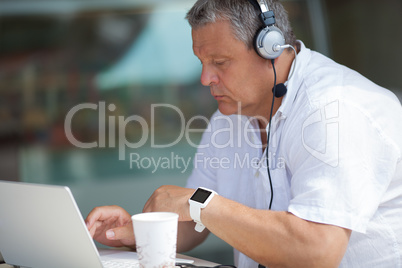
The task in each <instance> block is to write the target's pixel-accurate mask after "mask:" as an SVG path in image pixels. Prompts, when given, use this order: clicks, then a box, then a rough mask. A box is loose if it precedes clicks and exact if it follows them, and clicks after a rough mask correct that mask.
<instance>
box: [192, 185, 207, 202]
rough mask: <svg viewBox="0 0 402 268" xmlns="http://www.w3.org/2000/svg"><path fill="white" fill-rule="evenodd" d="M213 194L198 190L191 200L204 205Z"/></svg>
mask: <svg viewBox="0 0 402 268" xmlns="http://www.w3.org/2000/svg"><path fill="white" fill-rule="evenodd" d="M211 194H212V192H210V191H207V190H204V189H201V188H198V189H197V191H195V193H194V194H193V196H192V197H191V198H190V199H191V200H194V201H196V202H199V203H204V202H205V201H206V200H207V199H208V197H209V196H210V195H211Z"/></svg>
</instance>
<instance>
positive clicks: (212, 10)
mask: <svg viewBox="0 0 402 268" xmlns="http://www.w3.org/2000/svg"><path fill="white" fill-rule="evenodd" d="M187 19H188V21H189V23H190V25H191V27H192V38H193V50H194V54H195V55H196V56H197V57H198V58H199V59H200V61H201V63H202V74H201V83H202V84H203V85H205V86H209V88H210V90H211V94H212V95H213V97H214V98H215V99H216V101H217V102H218V108H219V111H217V112H216V113H215V114H214V115H213V116H212V118H211V121H210V124H209V126H208V128H207V129H206V131H205V133H204V135H203V138H202V141H201V144H200V146H199V149H198V152H197V154H196V156H195V160H194V163H195V167H194V170H193V173H192V175H191V176H190V178H189V180H188V182H187V187H186V188H182V187H177V186H163V187H160V188H159V189H157V190H156V191H155V192H154V193H153V194H152V196H151V197H150V198H149V200H148V201H147V203H146V204H145V207H144V211H145V212H149V211H173V212H176V213H178V214H179V215H180V218H179V220H180V223H179V234H178V244H177V246H178V251H186V250H189V249H191V248H193V247H195V246H196V245H198V244H200V243H201V242H202V241H203V240H204V239H205V238H206V237H207V235H208V233H209V232H212V233H214V234H215V235H217V236H218V237H220V238H221V239H223V240H224V241H226V242H227V243H229V244H230V245H231V246H233V248H234V251H235V263H236V265H237V266H239V267H254V268H256V267H258V265H259V264H261V265H265V266H269V267H338V266H341V267H402V224H400V219H401V217H402V163H401V149H402V135H401V133H402V109H401V105H400V103H399V101H398V100H397V99H396V97H395V96H394V95H393V94H392V93H390V92H389V91H387V90H386V89H384V88H381V87H379V86H377V85H375V84H374V83H372V82H370V81H369V80H367V79H366V78H364V77H362V76H361V75H360V74H358V73H357V72H354V71H352V70H350V69H348V68H347V67H345V66H341V65H339V64H337V63H335V62H333V61H332V60H330V59H328V58H326V57H325V56H323V55H321V54H319V53H317V52H314V51H311V50H309V49H308V48H306V47H305V45H304V44H303V43H302V42H301V41H296V38H295V36H294V35H293V32H292V29H291V27H290V24H289V21H288V18H287V13H286V11H285V10H284V9H283V7H282V5H281V4H280V3H279V2H278V1H271V0H269V1H268V3H265V1H264V0H261V1H259V2H258V3H257V2H254V1H252V0H250V1H247V0H219V1H218V0H199V1H197V2H196V3H195V5H194V6H193V7H192V9H191V10H190V11H189V12H188V14H187ZM212 158H214V159H215V160H217V161H218V163H221V165H212V164H211V163H210V162H209V161H210V160H211V159H212ZM223 159H224V160H225V161H224V162H223V161H222V162H219V160H223ZM223 163H224V164H225V165H223ZM198 187H202V188H198ZM197 188H198V189H197ZM194 189H197V190H196V191H194ZM189 199H190V200H189ZM87 225H88V228H89V230H90V232H91V234H92V235H93V237H94V238H95V239H96V240H98V241H99V242H101V243H104V244H106V245H110V246H121V245H125V246H131V247H134V246H135V238H134V235H133V230H132V226H131V219H130V215H129V214H128V213H127V212H126V211H125V210H124V209H123V208H120V207H115V206H112V207H99V208H95V209H94V210H93V211H92V212H91V213H90V214H89V215H88V217H87ZM204 227H206V229H205V230H204ZM203 230H204V231H203Z"/></svg>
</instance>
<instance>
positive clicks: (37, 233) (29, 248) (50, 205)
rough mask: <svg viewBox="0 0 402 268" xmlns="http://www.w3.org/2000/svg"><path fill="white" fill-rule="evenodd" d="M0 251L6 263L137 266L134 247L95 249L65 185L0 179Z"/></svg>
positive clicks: (56, 267)
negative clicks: (131, 248)
mask: <svg viewBox="0 0 402 268" xmlns="http://www.w3.org/2000/svg"><path fill="white" fill-rule="evenodd" d="M0 252H1V254H2V255H3V258H4V261H5V262H6V263H8V264H11V265H16V266H21V267H33V268H47V267H49V268H63V267H66V268H71V267H83V268H84V267H85V268H97V267H105V266H107V265H106V263H113V264H116V263H118V264H122V265H123V263H124V264H125V267H138V266H139V263H138V257H137V254H136V253H135V252H130V251H120V250H113V249H109V250H99V251H98V250H97V248H96V246H95V244H94V242H93V240H92V238H91V236H90V234H89V232H88V229H87V227H86V225H85V222H84V220H83V218H82V215H81V213H80V211H79V209H78V206H77V204H76V202H75V200H74V197H73V195H72V193H71V191H70V189H69V188H68V187H64V186H54V185H42V184H31V183H21V182H6V181H0ZM177 261H178V262H189V260H185V259H177ZM190 262H191V261H190Z"/></svg>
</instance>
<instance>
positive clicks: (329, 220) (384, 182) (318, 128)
mask: <svg viewBox="0 0 402 268" xmlns="http://www.w3.org/2000/svg"><path fill="white" fill-rule="evenodd" d="M380 121H381V119H378V118H373V117H372V116H371V115H370V114H368V113H366V112H365V110H364V109H362V108H360V107H356V106H355V105H354V104H353V103H347V102H339V101H335V102H333V103H330V104H328V105H326V106H325V107H323V108H321V109H317V110H316V111H313V112H311V113H310V114H309V116H306V117H305V120H303V122H301V123H300V125H298V127H299V128H300V130H299V131H298V132H297V133H300V139H294V141H289V142H291V143H292V144H291V146H289V148H291V149H292V150H289V151H288V154H289V155H288V157H289V159H290V161H289V162H290V167H289V168H290V170H291V171H292V177H291V194H292V199H291V201H290V204H289V208H288V211H289V212H291V213H292V214H294V215H296V216H298V217H300V218H303V219H305V220H309V221H313V222H319V223H324V224H331V225H337V226H340V227H343V228H347V229H351V230H354V231H358V232H362V233H364V232H365V231H366V228H367V224H368V221H369V220H370V218H371V217H372V216H373V215H374V213H375V211H376V210H377V208H378V206H379V205H380V203H381V200H382V197H383V195H384V193H385V192H386V190H387V188H388V186H389V184H390V181H391V180H392V177H393V174H394V172H395V168H396V164H397V159H398V150H397V148H396V146H395V145H394V144H393V142H392V140H391V139H389V138H388V137H387V135H386V133H385V132H384V131H383V130H382V128H381V124H380ZM295 131H296V130H295Z"/></svg>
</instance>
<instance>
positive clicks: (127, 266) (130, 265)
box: [102, 261, 140, 268]
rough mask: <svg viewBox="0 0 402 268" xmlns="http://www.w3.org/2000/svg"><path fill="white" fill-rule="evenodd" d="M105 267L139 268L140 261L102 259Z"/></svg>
mask: <svg viewBox="0 0 402 268" xmlns="http://www.w3.org/2000/svg"><path fill="white" fill-rule="evenodd" d="M102 265H103V267H104V268H139V267H140V264H139V263H138V262H129V261H127V262H123V261H102Z"/></svg>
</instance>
